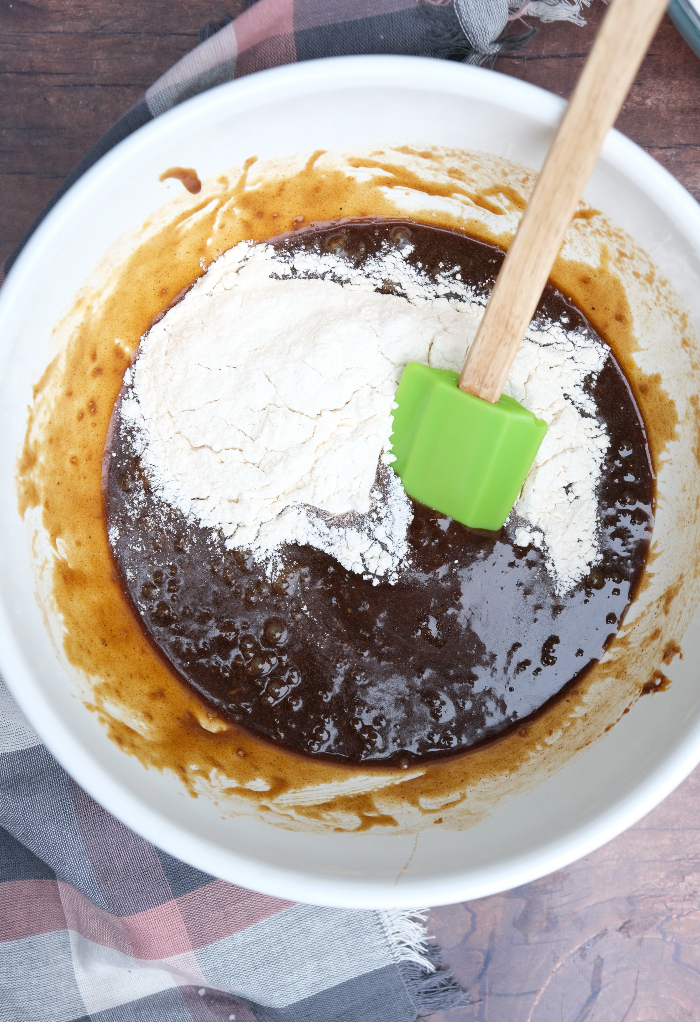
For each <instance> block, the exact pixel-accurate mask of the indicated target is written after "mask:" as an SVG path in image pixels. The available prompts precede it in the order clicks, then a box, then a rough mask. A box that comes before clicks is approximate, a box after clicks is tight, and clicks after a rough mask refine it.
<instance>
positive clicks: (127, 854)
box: [0, 0, 590, 1022]
mask: <svg viewBox="0 0 700 1022" xmlns="http://www.w3.org/2000/svg"><path fill="white" fill-rule="evenodd" d="M589 2H590V0H530V2H527V0H525V2H523V0H258V2H257V3H254V4H251V6H250V7H249V9H248V10H247V11H245V12H244V13H243V14H241V15H239V17H237V18H236V19H235V20H232V21H228V19H226V18H224V19H223V20H224V24H223V25H221V24H216V23H211V22H210V23H208V24H207V25H206V26H204V29H203V31H202V32H201V33H200V34H201V37H202V39H203V41H202V42H201V43H200V45H199V46H197V47H196V48H195V49H194V50H193V51H192V52H191V53H189V54H187V55H186V56H185V57H184V58H183V59H182V60H180V61H179V62H178V63H177V64H175V65H174V67H172V68H171V69H170V70H169V71H167V72H166V74H164V75H163V76H162V77H161V78H159V79H158V81H157V82H155V83H154V84H153V85H152V86H151V87H150V88H149V89H148V90H147V92H146V93H145V95H144V96H143V97H142V98H141V99H140V100H139V101H138V102H137V103H136V104H135V105H134V106H133V107H132V108H131V109H130V110H128V111H127V112H126V113H125V114H124V116H123V117H121V118H120V120H119V121H117V123H116V124H115V125H113V127H112V128H111V129H110V130H109V131H108V132H107V134H106V135H104V136H103V138H101V139H100V140H99V142H98V143H97V144H96V145H95V146H94V147H93V148H92V149H91V150H90V152H89V153H87V154H86V156H85V157H84V159H83V160H82V161H81V162H80V164H79V165H78V166H77V167H76V168H75V170H74V171H73V172H72V173H71V174H70V175H69V176H68V177H67V178H66V180H65V181H64V182H63V184H62V186H61V187H60V189H59V190H58V192H57V193H56V195H55V196H54V198H53V199H52V201H51V203H50V204H49V206H48V207H47V208H46V209H45V210H44V212H43V213H42V215H41V217H39V219H38V220H37V221H36V222H35V224H34V225H33V226H32V227H31V228H30V230H29V231H28V232H27V234H26V235H25V237H24V239H23V240H22V242H21V243H20V245H19V246H18V247H17V249H16V250H15V251H14V252H13V253H12V255H11V256H10V257H9V259H8V260H7V262H6V263H5V270H6V271H7V270H9V269H10V266H11V265H12V263H13V262H14V260H15V259H16V257H17V255H18V254H19V252H20V251H21V249H22V247H23V245H24V244H25V242H26V241H27V240H28V238H29V237H30V235H31V234H32V232H33V231H34V229H35V228H36V226H37V225H38V224H39V223H40V221H41V219H43V217H44V216H45V215H46V213H47V212H48V211H49V209H50V208H51V207H52V206H53V205H54V204H55V202H57V201H58V199H59V198H60V197H61V195H63V194H64V193H65V192H66V191H67V189H68V188H69V187H70V186H71V185H72V184H73V183H74V182H75V181H76V180H77V179H78V178H79V177H80V176H81V174H83V173H85V171H86V170H87V169H88V168H89V167H91V166H92V165H93V164H94V163H95V162H96V161H97V160H98V159H99V158H100V157H101V156H102V155H104V154H105V153H106V152H108V151H109V150H110V149H111V148H112V147H113V146H115V145H116V144H117V143H118V142H120V141H121V140H122V139H124V138H126V137H127V135H129V134H131V132H133V131H135V130H136V129H137V128H139V127H141V126H142V125H144V124H146V123H147V122H148V121H150V120H152V119H153V118H154V117H157V116H158V115H159V114H162V113H164V112H165V111H166V110H169V109H170V108H171V107H173V106H175V105H176V104H178V103H181V102H183V101H184V100H186V99H188V98H189V97H191V96H194V95H196V94H197V93H199V92H202V91H204V90H206V89H209V88H212V87H213V86H216V85H220V84H222V83H223V82H227V81H231V80H232V79H234V78H239V77H241V76H242V75H247V74H250V73H251V72H254V71H259V70H262V69H264V68H268V67H274V66H278V65H280V64H287V63H290V62H293V61H298V60H309V59H312V58H317V57H329V56H339V55H345V54H360V53H400V54H415V55H422V56H429V57H438V58H443V59H451V60H463V61H467V62H469V63H482V62H483V61H484V60H487V59H489V58H490V57H493V56H494V55H495V54H496V53H497V52H498V51H499V49H501V48H502V47H503V46H508V45H511V43H512V39H513V37H512V36H509V35H508V34H507V33H506V35H505V36H504V30H506V28H507V25H508V22H509V20H510V21H513V20H518V19H521V18H522V17H524V16H526V15H531V16H534V17H536V18H540V19H541V20H543V21H550V20H555V19H558V18H567V19H568V20H570V21H574V22H577V23H579V24H580V23H582V18H581V8H582V6H586V5H587V4H588V3H589ZM525 28H526V31H525V33H523V32H520V34H519V35H517V33H516V40H519V41H520V42H522V41H523V39H524V38H525V37H526V36H527V26H525ZM0 276H1V275H0ZM461 998H462V994H461V991H460V990H459V988H458V987H457V986H456V984H455V982H454V980H453V979H452V977H451V975H450V974H449V973H447V972H445V971H444V970H442V969H441V968H440V964H439V952H438V951H437V949H434V948H430V947H428V946H426V944H425V941H424V927H423V924H422V921H421V917H420V915H417V916H416V915H415V914H414V915H413V916H411V914H410V913H409V914H406V913H390V912H365V911H348V910H338V909H327V908H314V907H311V906H308V905H299V904H293V903H290V902H286V901H280V900H278V899H275V898H269V897H265V896H263V895H259V894H254V893H252V892H250V891H246V890H244V889H242V888H239V887H235V886H233V885H231V884H227V883H224V882H223V881H221V880H217V879H215V878H214V877H211V876H208V875H207V874H204V873H201V872H200V871H199V870H196V869H193V868H192V867H191V866H187V865H185V864H184V863H182V862H178V861H177V860H175V859H173V858H172V857H171V856H170V855H167V854H166V853H165V852H163V851H160V850H159V849H157V848H155V847H154V846H153V845H150V844H148V842H146V841H144V840H142V839H141V838H139V837H137V835H136V834H134V833H132V832H131V831H130V830H128V829H127V828H126V827H124V826H123V825H122V824H120V823H119V822H118V821H117V820H116V819H114V817H112V816H110V815H109V814H108V813H107V812H105V810H103V809H102V808H101V807H100V806H99V805H98V804H97V803H96V802H94V801H93V800H92V799H91V798H90V797H89V796H88V795H86V794H85V792H83V791H82V790H81V789H80V788H79V787H78V786H77V785H76V784H75V783H74V782H73V781H72V780H71V778H70V777H69V776H68V775H67V774H66V773H65V771H64V770H63V769H62V768H61V767H60V766H59V764H58V763H57V762H56V761H55V760H54V759H53V757H52V756H51V755H50V754H49V752H48V751H47V750H46V748H45V747H44V746H43V745H42V744H41V742H40V741H39V739H38V738H37V736H36V735H35V734H34V732H33V731H32V730H31V728H30V727H29V726H28V724H27V723H26V721H24V719H23V718H22V716H21V714H20V713H19V710H18V709H17V707H16V706H15V704H14V703H13V701H12V699H11V698H10V696H9V694H8V692H7V690H6V689H5V687H4V685H3V683H2V680H1V679H0V1019H1V1020H2V1022H39V1020H41V1022H88V1020H92V1022H234V1020H235V1022H255V1020H258V1022H414V1020H415V1019H416V1018H417V1017H418V1016H419V1015H424V1014H430V1013H431V1012H434V1011H437V1010H439V1009H446V1008H450V1007H452V1006H455V1005H456V1004H458V1003H459V1002H460V999H461Z"/></svg>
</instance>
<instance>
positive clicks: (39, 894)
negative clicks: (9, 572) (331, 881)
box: [0, 680, 462, 1022]
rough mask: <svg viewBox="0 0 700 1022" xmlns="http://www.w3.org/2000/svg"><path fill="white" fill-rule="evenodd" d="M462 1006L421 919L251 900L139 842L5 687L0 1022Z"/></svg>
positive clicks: (322, 1018)
mask: <svg viewBox="0 0 700 1022" xmlns="http://www.w3.org/2000/svg"><path fill="white" fill-rule="evenodd" d="M461 996H462V995H461V992H460V991H459V989H458V987H457V986H456V984H455V983H454V980H453V979H452V977H451V976H450V974H449V973H447V972H445V971H443V970H442V969H440V968H439V954H438V953H437V951H436V949H434V948H429V947H426V946H425V943H424V927H423V924H422V922H421V919H420V916H416V915H414V916H413V917H412V916H411V914H410V913H400V912H368V911H348V910H342V909H330V908H316V907H313V906H310V905H300V904H294V903H292V902H289V901H281V900H279V899H278V898H270V897H266V896H264V895H261V894H254V893H253V892H251V891H246V890H244V889H243V888H241V887H235V886H233V885H232V884H228V883H225V882H224V881H223V880H217V879H215V878H214V877H212V876H209V875H207V874H206V873H202V872H200V871H199V870H197V869H193V868H192V867H191V866H188V865H186V864H185V863H183V862H179V861H178V860H177V859H173V858H172V856H170V855H168V854H167V853H166V852H163V851H161V850H160V849H158V848H155V847H154V846H153V845H151V844H149V843H148V842H147V841H144V840H143V839H142V838H140V837H138V836H137V835H136V834H134V833H133V832H132V831H130V830H128V829H127V828H126V827H124V826H123V825H122V824H121V823H119V822H118V820H116V819H115V818H114V817H113V816H110V814H109V813H107V812H106V811H105V810H104V809H102V808H101V807H100V806H99V805H98V804H97V803H96V802H94V801H93V800H92V799H91V798H90V796H89V795H86V794H85V792H84V791H83V790H82V789H81V788H79V787H78V785H77V784H75V782H74V781H73V780H71V778H70V777H69V776H68V774H66V772H65V771H64V770H63V769H62V768H61V767H60V766H59V765H58V763H57V762H56V760H55V759H54V758H53V757H52V756H51V755H50V753H49V752H48V751H47V749H46V748H45V746H43V745H42V744H41V743H40V741H39V739H38V738H37V736H36V734H34V732H33V731H32V730H31V728H30V727H29V725H28V724H27V723H26V721H25V720H24V718H23V717H22V715H21V714H20V712H19V710H18V709H17V707H16V705H15V704H14V702H13V701H12V699H11V698H10V696H9V694H8V692H7V689H6V688H5V687H4V685H3V683H2V681H1V680H0V1019H2V1020H3V1022H40V1020H41V1022H90V1020H91V1022H227V1020H230V1022H233V1020H234V1019H235V1020H236V1022H255V1020H257V1022H375V1020H376V1022H413V1020H414V1019H416V1018H417V1017H418V1015H419V1014H424V1013H430V1012H432V1011H435V1010H437V1009H439V1008H449V1007H451V1006H453V1005H455V1004H457V1003H458V1002H459V1000H460V998H461Z"/></svg>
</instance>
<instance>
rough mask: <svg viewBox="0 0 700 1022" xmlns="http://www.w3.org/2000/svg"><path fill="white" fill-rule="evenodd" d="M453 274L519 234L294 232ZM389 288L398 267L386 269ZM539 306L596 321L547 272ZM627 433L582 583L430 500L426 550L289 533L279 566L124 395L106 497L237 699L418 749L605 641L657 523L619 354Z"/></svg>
mask: <svg viewBox="0 0 700 1022" xmlns="http://www.w3.org/2000/svg"><path fill="white" fill-rule="evenodd" d="M407 241H410V242H411V244H412V245H413V250H412V251H411V253H410V255H408V256H407V258H408V260H409V261H411V262H416V263H419V264H421V265H422V266H423V268H424V269H427V270H428V271H429V272H431V273H433V274H435V273H437V272H442V271H445V270H449V269H451V268H453V267H458V268H459V271H460V272H461V276H462V279H463V280H464V281H465V282H470V283H471V284H472V285H473V286H474V287H475V288H476V289H477V290H483V291H487V290H489V289H490V288H491V286H492V285H493V281H494V279H495V276H496V274H497V272H498V269H499V267H500V264H501V261H502V258H503V256H502V253H501V252H500V251H499V250H497V249H495V248H493V247H491V246H489V245H486V244H483V243H481V242H478V241H475V240H473V239H470V238H466V237H464V236H463V235H459V234H457V233H454V232H450V231H445V230H439V229H436V228H431V227H426V226H420V225H416V224H414V223H396V222H381V223H368V222H364V221H362V222H356V223H348V224H345V225H343V226H342V227H338V226H335V227H333V228H328V229H315V228H311V229H308V230H306V231H304V232H299V233H297V234H295V235H292V236H287V237H286V238H283V239H280V240H279V241H277V242H276V243H277V244H278V245H279V246H280V247H283V248H288V249H292V250H293V249H296V248H300V247H304V248H307V249H311V250H314V251H318V252H321V251H324V250H325V251H328V250H332V251H336V252H338V251H340V252H343V253H345V257H346V258H347V259H348V260H350V261H351V262H352V263H353V264H354V265H356V266H357V265H361V263H362V261H363V260H364V259H365V258H367V256H369V255H372V254H374V253H375V252H377V251H378V250H379V248H380V247H381V246H382V245H386V244H396V245H398V246H405V245H406V243H407ZM386 290H389V291H391V290H392V285H391V284H387V285H386ZM538 314H540V315H542V314H544V315H546V316H547V317H549V318H550V319H553V320H558V321H561V322H562V324H565V327H566V329H567V330H571V331H574V330H577V329H579V330H580V329H586V330H590V329H591V328H590V326H589V325H588V324H587V322H586V320H585V319H584V317H583V316H582V315H581V313H580V312H579V311H578V310H577V309H576V308H575V307H574V306H573V305H572V304H571V303H570V302H569V301H567V300H566V299H565V298H564V297H563V295H561V294H560V293H559V292H558V291H556V290H555V289H554V288H552V287H551V286H549V285H548V287H547V289H546V291H545V294H544V296H543V299H542V301H541V303H540V306H539V309H538ZM590 392H591V394H592V396H593V398H594V400H595V402H596V407H597V409H598V414H599V417H600V419H601V420H602V421H604V423H605V425H606V427H607V430H608V433H609V436H610V448H609V452H608V455H607V457H606V460H605V463H604V468H603V473H602V478H601V482H600V485H599V489H598V506H599V523H600V532H599V547H600V551H601V556H600V559H599V562H598V563H597V564H596V566H595V567H594V568H593V569H592V570H591V571H590V574H589V575H588V576H587V577H586V578H585V579H584V580H583V581H582V582H581V583H579V584H578V585H577V586H575V587H574V588H573V589H571V590H570V591H569V592H568V593H567V594H566V595H565V596H563V597H561V598H559V597H557V595H556V594H555V592H554V589H553V586H552V581H551V578H550V576H549V574H548V572H547V569H546V566H545V561H544V556H543V554H542V553H541V552H540V551H539V550H538V549H536V548H535V547H530V548H529V549H522V548H519V547H514V546H513V545H512V544H511V543H510V542H509V540H508V538H507V536H506V532H505V530H501V531H500V532H499V533H476V532H474V531H472V530H469V529H467V528H465V527H464V526H462V525H460V524H459V523H457V522H454V521H453V520H452V519H450V518H446V517H444V516H442V515H440V514H438V513H436V512H434V511H431V510H430V509H428V508H426V507H424V506H423V505H420V504H417V503H415V502H414V519H413V523H412V525H411V527H410V532H409V539H410V545H411V550H412V560H411V564H410V567H409V568H407V569H406V570H405V571H404V572H403V573H402V575H401V578H400V580H399V582H397V583H396V584H395V585H390V584H388V583H382V584H380V585H373V584H372V583H371V582H370V581H365V580H363V579H362V578H361V577H360V576H359V575H356V574H354V573H352V572H349V571H347V570H346V569H345V568H343V567H341V565H340V564H338V562H337V561H335V560H334V559H333V558H332V557H330V556H329V555H328V554H325V553H322V552H320V551H318V550H315V549H313V548H312V547H306V546H305V547H299V546H289V547H288V548H287V549H286V550H285V552H284V560H285V570H284V572H283V573H282V574H281V575H280V576H279V577H278V578H276V579H274V580H273V581H271V580H269V579H268V578H267V577H266V575H265V572H264V571H263V570H262V568H261V567H259V566H258V565H256V563H255V562H254V561H253V559H252V558H251V556H250V555H249V554H248V553H247V552H246V551H242V550H233V551H229V550H226V548H225V546H224V544H223V542H222V540H221V539H220V537H219V536H218V535H217V534H216V533H215V532H212V531H211V530H208V529H203V528H199V527H193V526H192V525H191V524H190V523H188V522H187V521H186V520H185V518H184V516H183V515H182V514H181V513H180V512H179V511H177V510H174V509H173V508H170V507H168V506H165V505H163V503H162V502H161V501H160V500H159V499H158V498H157V497H156V496H155V494H154V493H153V492H152V490H151V487H150V484H149V480H148V476H147V474H146V473H145V472H144V471H143V469H142V467H141V465H140V463H139V461H138V458H137V457H135V456H134V454H133V450H132V448H131V445H130V442H129V434H128V431H127V429H126V427H123V426H122V423H121V419H120V416H119V403H118V404H117V406H116V408H115V413H114V417H113V423H112V429H111V430H110V435H111V440H110V441H109V446H108V457H106V459H105V477H104V498H105V510H106V519H107V526H108V530H109V534H110V537H111V540H112V541H111V549H112V553H113V556H114V560H115V563H116V566H117V570H118V573H119V577H120V579H121V582H122V585H123V587H124V589H125V591H126V593H127V594H128V596H129V598H130V600H131V602H132V604H133V605H134V607H135V609H136V612H137V614H138V616H139V617H140V620H141V621H142V623H143V627H144V630H145V632H146V634H147V635H148V636H149V638H150V640H151V642H152V643H153V644H154V645H155V647H156V648H157V649H158V650H159V651H160V652H161V654H162V655H163V656H164V657H165V658H166V660H167V661H168V663H169V664H170V666H171V667H172V669H173V670H174V671H175V673H176V674H177V676H178V677H180V678H181V679H182V680H183V681H184V682H185V683H186V684H188V685H190V686H192V688H193V689H194V690H195V691H196V692H197V693H199V694H200V695H201V696H202V697H203V698H204V699H205V700H206V702H207V703H209V704H210V705H211V706H213V707H214V708H215V709H216V711H217V712H218V713H220V714H221V715H222V716H223V717H224V718H226V719H228V720H230V721H232V722H234V723H236V724H238V725H240V726H241V727H243V728H245V729H246V730H248V731H250V732H252V733H253V734H255V735H256V736H258V737H260V738H262V739H267V740H270V741H272V742H275V743H279V744H281V745H283V746H285V747H287V748H288V749H292V750H294V751H296V752H299V753H302V754H313V755H319V756H324V757H327V758H332V759H336V760H340V761H347V762H350V763H360V762H363V763H366V762H374V763H384V764H387V765H390V764H391V765H397V764H401V765H402V766H405V765H407V764H409V763H412V762H414V761H416V760H420V759H432V758H435V757H442V756H445V755H449V754H454V753H457V752H461V751H463V750H465V749H468V748H470V747H472V746H474V745H476V744H480V743H483V742H484V741H487V740H489V739H492V738H495V737H496V736H498V735H501V734H503V733H504V732H505V731H506V730H507V729H509V728H511V727H513V726H516V725H520V724H522V722H523V721H525V720H526V719H527V718H528V717H529V716H531V715H532V714H535V713H536V712H537V711H539V710H541V709H542V707H543V706H544V705H545V704H546V703H548V702H549V701H550V700H551V699H552V698H554V697H555V696H557V695H558V694H559V693H561V692H562V691H563V690H565V689H566V688H567V687H568V686H570V685H571V684H573V683H574V682H575V681H576V680H577V679H579V678H580V677H581V675H582V674H583V673H584V672H585V671H586V670H587V669H588V668H589V667H590V666H591V665H592V664H593V663H594V662H595V661H596V660H597V659H598V658H599V657H600V656H601V654H602V652H603V650H604V649H605V647H606V645H607V643H608V642H609V641H610V639H611V638H612V636H613V635H614V634H615V632H616V631H617V629H618V627H619V625H620V623H621V621H622V618H623V615H624V613H625V611H626V609H627V607H628V606H629V603H630V601H631V599H632V597H633V595H634V592H635V587H636V585H637V583H638V580H639V578H640V575H641V572H642V568H643V566H644V561H645V558H646V555H647V551H648V544H649V539H650V535H651V527H652V508H653V476H652V470H651V462H650V458H649V452H648V448H647V443H646V435H645V430H644V425H643V422H642V419H641V416H640V413H639V411H638V409H637V407H636V404H635V402H634V399H633V396H632V394H631V391H630V388H629V386H628V384H627V381H626V379H625V377H624V375H623V373H622V371H621V370H620V368H619V366H618V365H617V363H616V361H615V359H614V358H613V356H612V355H610V356H609V357H608V359H607V361H606V363H605V366H604V368H603V370H602V371H601V373H600V375H599V376H598V379H597V382H596V383H595V385H594V386H593V387H592V388H591V391H590Z"/></svg>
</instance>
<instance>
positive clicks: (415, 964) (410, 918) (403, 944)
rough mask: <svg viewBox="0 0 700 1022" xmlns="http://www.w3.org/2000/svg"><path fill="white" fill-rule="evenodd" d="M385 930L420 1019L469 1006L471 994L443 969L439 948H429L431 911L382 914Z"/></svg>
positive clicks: (395, 911) (416, 910)
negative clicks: (428, 923) (427, 923)
mask: <svg viewBox="0 0 700 1022" xmlns="http://www.w3.org/2000/svg"><path fill="white" fill-rule="evenodd" d="M378 915H379V917H380V919H381V921H382V924H383V926H384V929H385V932H386V934H387V938H388V940H389V944H390V947H391V950H392V952H393V955H394V960H395V962H396V963H397V965H398V966H399V969H400V971H401V976H402V978H403V981H404V983H405V984H406V990H407V991H408V994H409V995H410V997H411V998H412V1000H413V1003H414V1004H415V1007H416V1018H419V1017H420V1016H423V1015H431V1014H432V1013H433V1012H435V1011H451V1010H452V1009H454V1008H459V1007H460V1006H462V1005H464V1004H468V1003H469V997H468V994H466V993H465V992H464V990H462V988H461V987H460V986H459V984H458V983H457V980H456V979H455V978H454V976H453V975H452V972H451V971H450V970H448V969H444V968H443V965H442V954H441V952H440V949H439V948H438V947H435V946H434V945H432V944H428V940H430V937H429V936H428V930H427V927H426V920H427V918H428V910H427V909H413V910H411V911H403V912H402V911H398V910H397V909H387V910H384V911H380V912H379V913H378Z"/></svg>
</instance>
